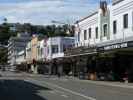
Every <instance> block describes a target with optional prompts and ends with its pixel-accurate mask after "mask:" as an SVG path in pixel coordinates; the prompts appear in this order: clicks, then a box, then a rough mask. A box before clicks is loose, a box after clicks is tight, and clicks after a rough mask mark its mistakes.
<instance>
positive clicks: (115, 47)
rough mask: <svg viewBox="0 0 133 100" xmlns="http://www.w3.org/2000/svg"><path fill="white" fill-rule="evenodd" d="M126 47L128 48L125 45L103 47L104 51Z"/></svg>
mask: <svg viewBox="0 0 133 100" xmlns="http://www.w3.org/2000/svg"><path fill="white" fill-rule="evenodd" d="M126 47H128V45H127V43H121V44H114V45H110V46H105V47H104V50H112V49H120V48H126Z"/></svg>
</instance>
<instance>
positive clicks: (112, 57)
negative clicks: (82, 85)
mask: <svg viewBox="0 0 133 100" xmlns="http://www.w3.org/2000/svg"><path fill="white" fill-rule="evenodd" d="M132 8H133V2H132V1H131V0H113V1H112V3H111V4H110V5H107V3H106V1H101V2H100V8H99V9H98V10H97V11H96V12H94V13H92V14H91V15H89V16H87V17H86V18H83V19H81V20H78V21H77V22H76V23H75V27H76V31H75V38H76V41H75V48H73V49H71V50H70V51H68V52H66V57H69V59H72V60H73V62H76V63H75V66H76V68H75V70H74V71H73V72H77V74H80V73H87V75H88V73H89V75H88V76H90V77H89V79H90V78H92V76H93V79H94V78H95V79H96V77H97V78H99V79H100V77H101V75H104V77H105V76H109V74H111V73H115V76H112V77H111V78H112V79H114V80H123V79H124V77H125V76H126V75H125V73H128V78H129V81H133V77H131V76H132V75H133V66H132V65H133V64H132V60H131V59H132V58H133V56H132V53H133V52H132V46H133V45H132V41H133V9H132ZM77 51H78V52H77ZM129 55H130V56H129ZM79 62H80V64H78V63H79ZM77 70H78V71H77ZM82 70H83V71H82ZM92 74H93V75H92ZM94 76H95V77H94ZM113 77H114V78H113ZM111 78H110V79H109V78H108V77H105V79H106V80H111Z"/></svg>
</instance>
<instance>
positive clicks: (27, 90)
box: [0, 72, 133, 100]
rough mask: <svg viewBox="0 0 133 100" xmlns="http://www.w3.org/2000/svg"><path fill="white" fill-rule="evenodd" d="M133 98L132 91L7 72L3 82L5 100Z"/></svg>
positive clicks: (0, 86)
mask: <svg viewBox="0 0 133 100" xmlns="http://www.w3.org/2000/svg"><path fill="white" fill-rule="evenodd" d="M1 73H2V72H1ZM122 84H124V83H122ZM131 87H132V86H131ZM132 94H133V88H130V87H119V86H118V87H117V86H113V85H112V86H109V85H104V84H98V82H95V83H93V82H91V81H83V80H78V79H72V78H58V77H56V76H55V77H47V76H43V75H32V74H26V73H12V72H4V73H2V77H1V78H0V98H1V100H133V95H132Z"/></svg>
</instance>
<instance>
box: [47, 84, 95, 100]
mask: <svg viewBox="0 0 133 100" xmlns="http://www.w3.org/2000/svg"><path fill="white" fill-rule="evenodd" d="M44 83H45V84H47V85H50V86H54V87H56V88H59V89H62V90H64V91H66V92H69V93H72V94H74V95H77V96H80V97H83V98H85V99H87V100H96V99H95V98H93V97H89V96H86V95H83V94H81V93H78V92H74V91H72V90H70V89H66V88H63V87H61V86H58V85H55V84H52V83H48V82H44Z"/></svg>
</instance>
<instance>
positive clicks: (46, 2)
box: [0, 0, 97, 24]
mask: <svg viewBox="0 0 133 100" xmlns="http://www.w3.org/2000/svg"><path fill="white" fill-rule="evenodd" d="M89 2H91V1H89ZM89 2H88V0H39V1H38V0H34V1H30V2H20V3H1V4H0V15H1V16H5V17H7V19H8V21H9V22H22V23H24V22H30V23H33V24H49V23H50V22H51V20H59V21H66V20H71V21H73V20H76V19H78V18H80V17H81V16H85V15H87V14H88V13H89V12H91V11H92V9H94V8H95V7H96V6H97V4H96V3H93V4H92V3H89Z"/></svg>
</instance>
